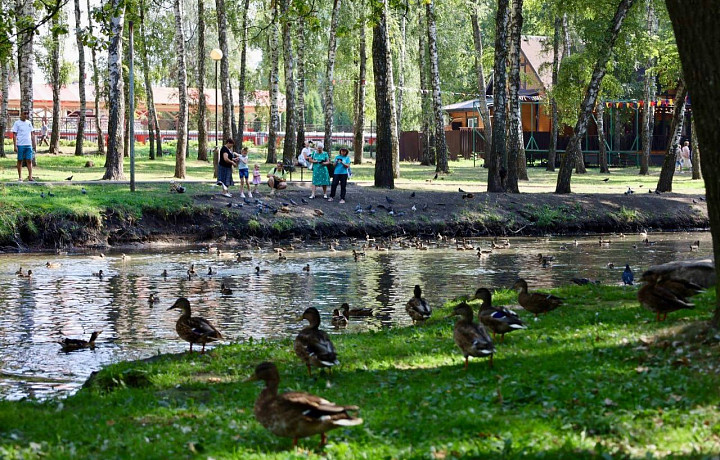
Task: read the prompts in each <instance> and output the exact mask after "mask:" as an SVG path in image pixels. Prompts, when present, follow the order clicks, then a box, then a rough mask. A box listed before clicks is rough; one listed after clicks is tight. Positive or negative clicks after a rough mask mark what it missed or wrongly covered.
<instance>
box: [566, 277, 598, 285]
mask: <svg viewBox="0 0 720 460" xmlns="http://www.w3.org/2000/svg"><path fill="white" fill-rule="evenodd" d="M570 281H572V282H573V283H575V284H577V285H578V286H585V285H588V284H600V281H598V280H591V279H589V278H570Z"/></svg>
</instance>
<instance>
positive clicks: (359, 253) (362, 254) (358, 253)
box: [352, 249, 365, 259]
mask: <svg viewBox="0 0 720 460" xmlns="http://www.w3.org/2000/svg"><path fill="white" fill-rule="evenodd" d="M352 253H353V257H355V258H356V259H357V258H358V257H365V251H356V250H355V249H353V252H352Z"/></svg>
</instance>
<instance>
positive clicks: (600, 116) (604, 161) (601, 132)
mask: <svg viewBox="0 0 720 460" xmlns="http://www.w3.org/2000/svg"><path fill="white" fill-rule="evenodd" d="M595 112H596V117H597V118H596V119H595V123H596V126H597V132H598V145H599V150H600V153H598V155H600V174H610V168H608V157H607V149H606V148H605V102H603V101H602V100H601V101H599V102H597V103H596V105H595Z"/></svg>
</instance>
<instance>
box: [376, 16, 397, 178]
mask: <svg viewBox="0 0 720 460" xmlns="http://www.w3.org/2000/svg"><path fill="white" fill-rule="evenodd" d="M387 42H388V39H387V10H385V9H383V15H382V16H381V17H380V18H379V19H378V22H377V24H376V25H375V27H374V28H373V43H372V55H373V75H374V76H375V114H376V115H375V117H376V118H375V120H376V121H377V133H376V136H377V137H376V142H375V145H376V146H377V150H376V151H375V187H386V188H394V187H395V179H394V178H393V171H392V139H391V137H392V122H391V118H392V112H391V110H390V109H391V106H390V101H389V99H388V94H387V93H388V92H389V91H390V81H389V77H388V69H387V59H386V56H385V55H386V54H387V53H388V52H389V50H388V49H387Z"/></svg>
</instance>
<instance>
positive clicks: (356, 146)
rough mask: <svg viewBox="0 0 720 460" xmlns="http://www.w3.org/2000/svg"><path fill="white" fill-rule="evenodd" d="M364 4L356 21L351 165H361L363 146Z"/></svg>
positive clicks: (365, 66) (365, 65)
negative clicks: (358, 32) (357, 28)
mask: <svg viewBox="0 0 720 460" xmlns="http://www.w3.org/2000/svg"><path fill="white" fill-rule="evenodd" d="M364 10H365V2H364V1H363V2H362V5H361V8H360V18H359V19H358V24H359V29H360V43H359V44H358V55H359V57H358V65H359V68H358V79H357V81H356V84H355V105H354V107H353V113H354V115H355V117H354V120H353V152H354V153H355V155H354V158H353V163H354V164H356V165H359V164H362V159H363V147H364V145H365V139H364V133H365V130H364V127H365V78H367V53H366V50H365V48H366V46H367V44H366V43H365V11H364Z"/></svg>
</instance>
